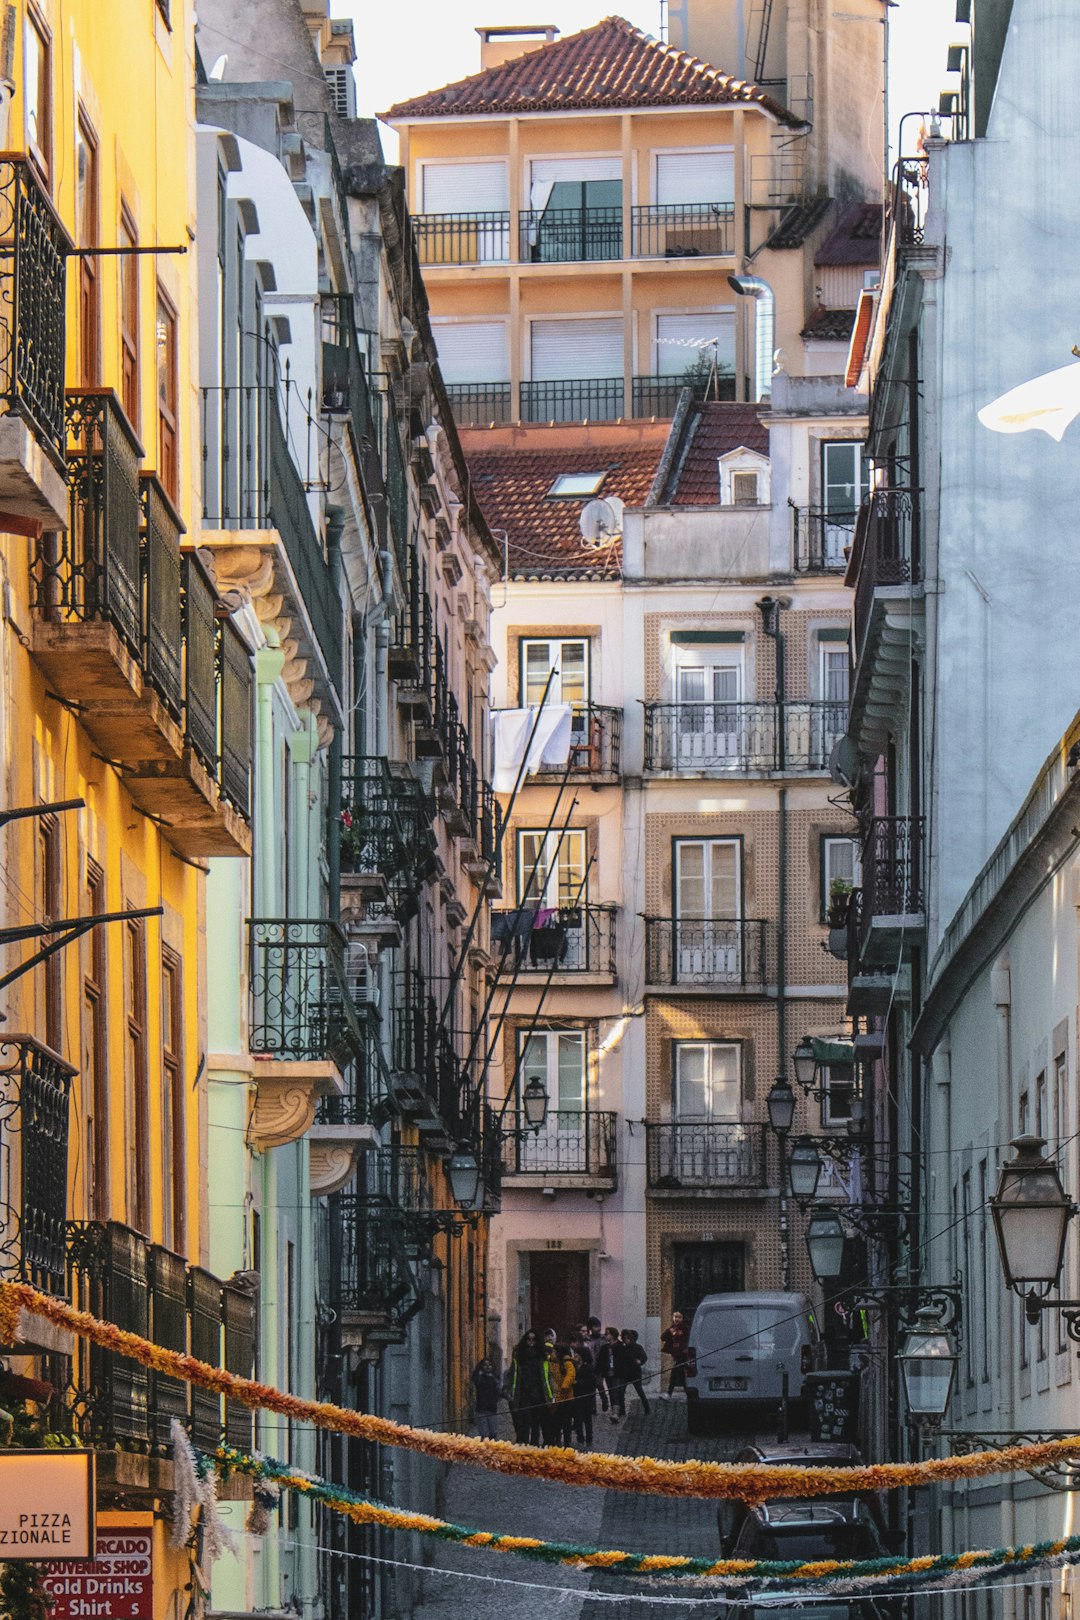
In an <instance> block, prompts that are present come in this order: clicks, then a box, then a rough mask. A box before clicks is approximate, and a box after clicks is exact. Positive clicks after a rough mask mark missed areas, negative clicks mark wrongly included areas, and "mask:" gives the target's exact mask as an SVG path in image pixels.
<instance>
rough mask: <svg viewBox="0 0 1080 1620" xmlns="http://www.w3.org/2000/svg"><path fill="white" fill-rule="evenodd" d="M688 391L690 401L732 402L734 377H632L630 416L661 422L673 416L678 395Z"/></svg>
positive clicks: (721, 374)
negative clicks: (657, 418) (691, 399)
mask: <svg viewBox="0 0 1080 1620" xmlns="http://www.w3.org/2000/svg"><path fill="white" fill-rule="evenodd" d="M684 388H689V390H690V392H691V394H692V395H693V397H694V399H698V400H705V399H720V400H732V399H734V398H735V376H734V373H729V372H726V371H721V372H718V373H717V375H716V376H715V377H709V376H708V375H706V376H705V377H702V376H700V375H699V373H698V372H696V371H695V372H694V373H693V374H692V375H688V374H687V373H686V372H668V373H663V374H661V375H658V376H652V377H635V378H634V386H633V415H634V416H635V417H639V418H640V417H649V416H658V417H660V418H661V419H663V418H665V417H669V416H674V415H675V408H676V406H677V405H678V403H679V395H680V394H681V393H682V391H683V389H684Z"/></svg>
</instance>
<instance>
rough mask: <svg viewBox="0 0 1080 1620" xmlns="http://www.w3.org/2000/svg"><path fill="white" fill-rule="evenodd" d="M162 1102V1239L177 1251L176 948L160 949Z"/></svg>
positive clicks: (182, 1188)
mask: <svg viewBox="0 0 1080 1620" xmlns="http://www.w3.org/2000/svg"><path fill="white" fill-rule="evenodd" d="M161 1104H162V1114H163V1117H164V1119H165V1120H166V1121H167V1126H166V1128H165V1129H163V1130H162V1133H161V1137H162V1161H163V1163H162V1168H163V1171H164V1176H165V1182H164V1186H165V1202H164V1207H163V1209H162V1224H163V1228H164V1242H165V1244H166V1246H167V1247H169V1248H172V1249H175V1250H176V1252H177V1253H178V1254H183V1253H184V1252H185V1246H186V1243H187V1196H186V1194H187V1186H186V1178H185V1165H186V1162H187V1121H186V1114H185V1096H184V976H183V964H182V963H181V960H180V957H179V956H178V955H177V953H176V952H175V951H172V950H169V949H168V947H164V948H163V949H162V953H161Z"/></svg>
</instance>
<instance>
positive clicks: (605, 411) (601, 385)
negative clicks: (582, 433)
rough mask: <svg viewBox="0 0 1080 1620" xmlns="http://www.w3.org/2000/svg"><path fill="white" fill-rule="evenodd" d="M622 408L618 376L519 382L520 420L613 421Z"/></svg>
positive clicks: (621, 411) (622, 395)
mask: <svg viewBox="0 0 1080 1620" xmlns="http://www.w3.org/2000/svg"><path fill="white" fill-rule="evenodd" d="M625 408H626V402H625V397H624V393H623V380H622V378H621V377H577V378H573V379H570V380H567V381H561V380H560V381H554V382H523V383H522V384H521V420H522V421H523V422H583V421H585V420H586V419H589V420H592V421H600V422H613V421H614V420H615V419H616V418H617V417H620V416H622V415H623V413H624V411H625Z"/></svg>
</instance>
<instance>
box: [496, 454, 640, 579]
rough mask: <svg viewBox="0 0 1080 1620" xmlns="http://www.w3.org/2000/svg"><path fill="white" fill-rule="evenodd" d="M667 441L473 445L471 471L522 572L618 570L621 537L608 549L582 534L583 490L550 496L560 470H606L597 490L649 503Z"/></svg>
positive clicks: (517, 573) (513, 568) (608, 573)
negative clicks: (526, 446) (568, 445)
mask: <svg viewBox="0 0 1080 1620" xmlns="http://www.w3.org/2000/svg"><path fill="white" fill-rule="evenodd" d="M663 448H664V446H663V443H662V442H656V443H653V444H649V445H644V446H639V445H630V446H621V445H605V446H603V447H596V448H593V449H590V448H589V447H588V446H587V445H585V446H582V447H581V448H577V449H550V450H549V449H540V450H527V449H518V448H509V447H508V448H503V449H492V450H473V451H472V452H471V453H470V454H469V458H468V459H469V470H470V472H471V474H472V484H473V491H474V493H475V495H476V498H477V500H478V501H479V503H480V507H481V510H482V511H483V513H484V516H485V517H486V518H487V521H488V526H489V527H490V528H491V529H492V531H493V532H496V537H497V539H500V540H501V538H502V535H501V531H503V530H505V532H506V534H507V536H508V549H509V562H510V572H511V574H512V575H514V577H515V578H519V579H520V578H548V577H550V576H553V575H554V576H558V577H562V578H593V579H603V578H610V577H615V576H617V575H618V573H619V569H620V567H621V565H622V548H621V546H620V545H619V544H615V545H614V546H611V547H606V548H604V549H603V550H601V551H597V550H594V549H592V548H590V547H589V546H587V545H586V544H585V543H584V542H583V540H582V538H581V530H580V528H579V526H578V525H579V520H580V517H581V511H582V508H583V507H584V506H585V504H586V501H585V499H582V498H581V497H575V498H572V499H571V498H567V497H554V498H552V497H549V495H548V491H549V490H550V488H551V486H552V484H553V483H554V482H555V480H556V478H557V477H558V476H559V474H560V473H573V472H577V473H589V472H596V473H598V472H603V473H604V475H605V476H604V481H603V483H602V484H601V486H600V489H599V491H598V492H597V496H595V497H593V496H590V497H588V499H596V498H599V499H601V500H602V499H603V497H604V496H605V495H618V496H619V498H620V500H622V501H624V502H625V504H626V505H627V506H642V505H644V503H645V497H646V496H647V495H648V493H649V490H650V488H651V486H652V481H653V478H654V477H655V475H656V468H657V465H658V463H659V461H660V456H661V454H662V452H663Z"/></svg>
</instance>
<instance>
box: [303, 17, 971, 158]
mask: <svg viewBox="0 0 1080 1620" xmlns="http://www.w3.org/2000/svg"><path fill="white" fill-rule="evenodd" d="M715 3H716V4H722V3H724V0H715ZM830 3H831V6H832V8H833V10H834V11H835V12H836V14H837V15H839V16H843V11H844V0H830ZM331 10H332V11H333V13H334V15H335V16H351V17H352V18H353V20H354V22H355V24H356V42H357V47H358V51H359V61H358V62H357V98H358V103H359V108H358V110H359V111H360V112H361V113H362V114H371V113H376V112H381V111H382V110H383V109H384V108H386V107H388V106H390V105H391V104H392V103H393V102H395V101H402V100H404V99H405V98H406V97H407V96H413V95H418V94H419V93H420V92H421V91H424V90H434V89H437V88H438V87H439V86H440V85H443V84H449V83H451V82H452V81H453V80H454V79H463V78H465V77H466V76H467V75H468V74H470V73H475V72H476V71H477V69H478V68H479V65H480V41H479V40H478V38H477V36H476V33H475V31H474V30H475V28H476V26H477V24H478V23H479V24H489V25H490V24H503V25H505V24H509V23H555V24H556V25H557V26H558V27H559V29H560V30H561V32H562V33H563V34H572V33H576V32H577V30H578V29H579V28H587V27H589V26H590V24H592V23H595V22H598V21H599V20H600V18H601V17H604V16H607V15H608V14H609V13H610V12H612V11H617V12H618V13H619V14H620V15H621V16H623V17H626V18H627V20H628V21H630V22H632V23H635V24H636V25H637V26H638V27H639V28H643V29H644V30H645V31H646V32H647V33H650V34H656V33H658V31H659V27H660V4H659V0H622V3H620V0H334V4H333V5H332V7H331ZM955 15H956V0H895V3H894V4H892V5H891V6H890V19H891V20H890V52H889V55H890V64H891V77H890V90H889V99H890V106H891V116H890V124H891V125H892V127H893V129H894V130H895V128H896V124H897V120H898V119H899V116H900V114H901V113H902V112H904V111H907V110H908V109H909V108H919V109H923V108H927V107H930V106H936V105H937V98H938V93H939V92H940V90H941V89H942V87H943V86H944V85H945V83H946V76H945V50H946V47H947V46H948V45H949V44H950V43H951V42H952V41H954V40H958V39H963V38H964V37H965V30H964V29H963V28H962V27H961V26H960V25H959V24H957V23H956V22H955V21H954V20H953V19H954V17H955ZM384 143H385V144H386V146H387V148H388V150H387V157H388V159H390V160H391V161H393V159H394V156H395V153H394V151H393V149H392V146H393V140H392V136H391V135H390V132H389V131H386V130H384Z"/></svg>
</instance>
